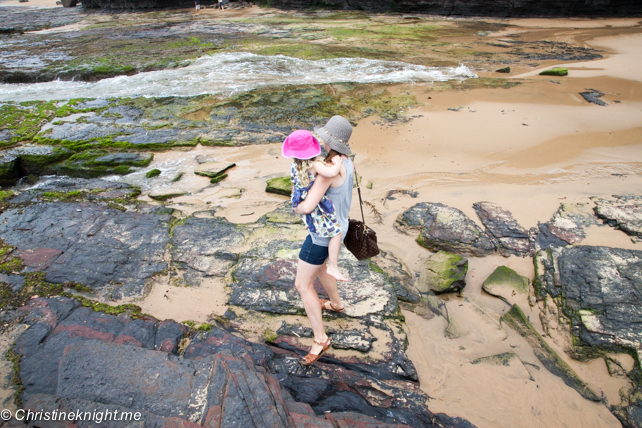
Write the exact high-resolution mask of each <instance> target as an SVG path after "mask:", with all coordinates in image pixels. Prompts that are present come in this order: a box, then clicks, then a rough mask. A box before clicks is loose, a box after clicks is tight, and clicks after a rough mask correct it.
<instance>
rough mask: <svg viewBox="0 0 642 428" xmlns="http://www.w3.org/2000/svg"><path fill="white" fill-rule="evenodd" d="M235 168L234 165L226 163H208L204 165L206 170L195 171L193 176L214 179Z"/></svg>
mask: <svg viewBox="0 0 642 428" xmlns="http://www.w3.org/2000/svg"><path fill="white" fill-rule="evenodd" d="M235 166H236V164H235V163H227V162H220V163H208V164H206V165H205V167H206V169H198V170H195V171H194V174H196V175H201V176H203V177H209V178H216V177H218V176H219V175H222V174H223V173H224V172H225V171H227V170H229V169H230V168H234V167H235Z"/></svg>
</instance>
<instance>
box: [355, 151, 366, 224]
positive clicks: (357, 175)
mask: <svg viewBox="0 0 642 428" xmlns="http://www.w3.org/2000/svg"><path fill="white" fill-rule="evenodd" d="M355 157H356V156H355ZM352 169H353V170H354V179H355V180H357V193H358V194H359V208H361V220H362V221H363V225H364V226H365V225H366V219H365V217H364V216H363V201H362V200H361V187H359V174H357V167H356V166H354V160H353V161H352Z"/></svg>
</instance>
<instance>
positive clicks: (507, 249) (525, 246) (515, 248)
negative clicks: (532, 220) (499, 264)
mask: <svg viewBox="0 0 642 428" xmlns="http://www.w3.org/2000/svg"><path fill="white" fill-rule="evenodd" d="M473 208H474V209H475V212H476V213H477V216H479V219H480V220H481V222H482V224H483V225H484V227H486V230H487V231H488V235H489V236H491V237H492V238H495V245H496V246H497V249H498V250H499V252H500V253H501V254H502V255H503V256H505V257H507V256H508V255H509V254H514V255H518V256H522V257H524V256H526V255H529V254H530V252H531V247H530V239H529V235H528V231H527V230H526V229H524V228H523V227H522V226H521V225H520V224H519V223H517V221H516V220H515V219H514V218H513V214H511V212H510V211H507V210H505V209H503V208H501V207H499V206H497V205H496V204H493V203H492V202H476V203H474V204H473Z"/></svg>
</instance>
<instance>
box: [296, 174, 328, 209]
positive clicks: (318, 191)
mask: <svg viewBox="0 0 642 428" xmlns="http://www.w3.org/2000/svg"><path fill="white" fill-rule="evenodd" d="M330 184H332V179H331V178H327V177H324V176H322V175H317V178H316V179H315V180H314V184H313V185H312V188H310V190H309V191H308V196H306V197H305V199H304V200H303V201H302V202H301V203H300V204H299V205H297V206H296V208H294V212H295V213H297V214H310V213H311V212H312V211H314V208H315V207H316V206H317V205H319V202H321V198H323V195H325V192H326V190H328V187H330Z"/></svg>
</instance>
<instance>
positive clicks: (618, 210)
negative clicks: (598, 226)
mask: <svg viewBox="0 0 642 428" xmlns="http://www.w3.org/2000/svg"><path fill="white" fill-rule="evenodd" d="M593 202H595V208H594V210H595V214H596V215H597V216H598V217H599V218H601V219H602V220H604V222H605V223H606V224H608V225H609V226H611V227H614V228H616V229H619V230H621V231H623V232H624V233H626V234H627V235H629V236H631V240H632V241H633V242H640V241H642V197H639V196H617V197H616V199H615V200H606V199H597V198H595V199H593Z"/></svg>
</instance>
